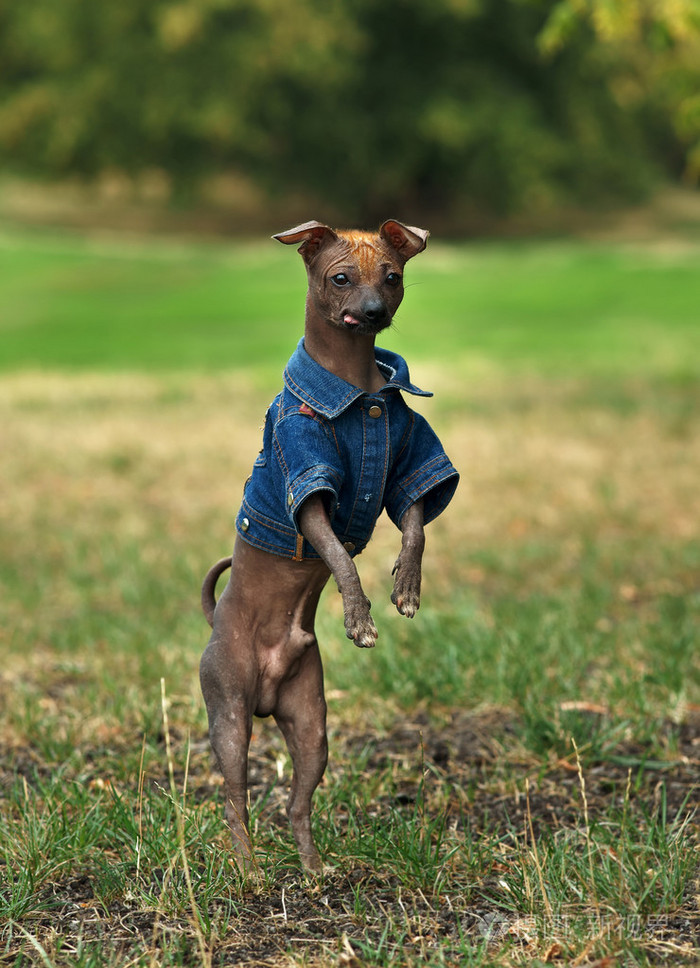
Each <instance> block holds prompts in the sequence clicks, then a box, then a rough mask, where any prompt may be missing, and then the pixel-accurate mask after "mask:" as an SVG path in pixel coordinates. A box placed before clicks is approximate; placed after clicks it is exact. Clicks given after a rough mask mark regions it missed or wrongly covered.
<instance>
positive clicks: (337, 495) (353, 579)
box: [200, 221, 458, 870]
mask: <svg viewBox="0 0 700 968" xmlns="http://www.w3.org/2000/svg"><path fill="white" fill-rule="evenodd" d="M427 237H428V233H427V232H426V231H424V230H423V229H419V228H414V227H411V226H406V225H402V224H401V223H400V222H396V221H387V222H384V224H383V225H382V226H381V228H380V230H379V232H378V233H368V232H367V233H365V232H336V231H333V230H332V229H330V228H329V227H328V226H326V225H323V224H321V223H319V222H307V223H306V224H304V225H300V226H298V227H297V228H294V229H290V230H289V231H287V232H282V233H281V234H280V235H276V236H275V238H276V239H278V240H279V241H280V242H283V243H285V244H300V248H299V252H300V253H301V255H302V257H303V259H304V262H305V264H306V269H307V274H308V281H309V288H308V294H307V299H306V317H305V330H304V338H303V340H301V341H300V343H299V346H298V347H297V350H296V352H295V354H294V355H293V357H292V358H291V359H290V361H289V363H288V364H287V368H286V369H285V374H284V384H285V386H284V390H283V391H282V393H280V394H279V395H278V397H277V398H276V399H275V401H274V402H273V403H272V404H271V406H270V408H269V410H268V413H267V416H266V422H265V431H264V437H263V449H262V450H261V452H260V455H259V456H258V459H257V460H256V462H255V465H254V468H253V474H252V475H251V477H250V478H249V479H248V482H247V483H246V487H245V490H244V495H243V501H242V505H241V509H240V511H239V514H238V517H237V521H236V528H237V532H238V534H237V537H236V542H235V547H234V552H233V556H232V557H231V558H225V559H222V561H220V562H219V563H218V564H216V565H214V567H213V568H212V569H211V570H210V571H209V573H208V575H207V576H206V578H205V580H204V584H203V587H202V607H203V609H204V613H205V615H206V617H207V620H208V621H209V624H210V625H211V626H212V628H213V631H212V635H211V638H210V640H209V644H208V646H207V648H206V650H205V652H204V655H203V656H202V661H201V666H200V679H201V685H202V692H203V695H204V699H205V702H206V707H207V713H208V716H209V735H210V739H211V744H212V748H213V750H214V753H215V756H216V758H217V760H218V763H219V766H220V769H221V771H222V773H223V778H224V795H225V804H226V805H225V813H226V819H227V821H228V824H229V826H230V828H231V833H232V838H233V847H234V852H235V856H236V860H237V862H238V864H239V867H240V868H241V869H242V870H245V869H247V868H248V867H249V865H250V864H251V862H253V852H252V846H251V841H250V836H249V832H248V809H247V763H248V746H249V742H250V737H251V731H252V720H253V716H268V715H272V716H274V718H275V720H276V722H277V724H278V725H279V727H280V729H281V731H282V733H283V735H284V737H285V740H286V742H287V746H288V749H289V752H290V755H291V758H292V763H293V776H292V784H291V791H290V796H289V801H288V805H287V813H288V816H289V820H290V823H291V827H292V831H293V834H294V838H295V840H296V843H297V847H298V850H299V854H300V857H301V861H302V863H303V864H304V866H305V867H307V868H309V869H311V870H319V869H320V868H321V859H320V857H319V854H318V851H317V849H316V847H315V845H314V842H313V838H312V834H311V819H310V814H311V797H312V794H313V792H314V790H315V788H316V786H317V785H318V783H319V781H320V780H321V777H322V776H323V772H324V770H325V767H326V761H327V756H328V745H327V740H326V703H325V699H324V693H323V671H322V668H321V656H320V653H319V647H318V642H317V640H316V636H315V633H314V618H315V614H316V607H317V605H318V600H319V596H320V594H321V591H322V590H323V587H324V586H325V584H326V582H327V581H328V578H329V576H330V575H331V574H332V575H333V577H334V578H335V581H336V583H337V585H338V589H339V591H340V593H341V595H342V599H343V609H344V615H345V630H346V634H347V636H348V638H350V639H352V640H353V642H354V643H355V645H357V646H359V647H361V648H371V647H372V646H374V644H375V640H376V638H377V630H376V628H375V625H374V622H373V620H372V616H371V614H370V602H369V601H368V599H367V597H366V596H365V594H364V592H363V590H362V586H361V584H360V579H359V577H358V573H357V569H356V567H355V564H354V562H353V555H356V554H359V553H360V551H362V550H363V548H364V547H365V545H366V544H367V542H368V541H369V538H370V536H371V533H372V529H373V527H374V523H375V521H376V519H377V517H378V515H379V514H380V513H381V511H382V510H383V509H386V511H387V513H388V514H389V516H390V517H391V519H392V520H393V521H394V522H395V523H396V524H397V525H398V527H399V528H400V530H401V535H402V537H401V550H400V552H399V556H398V559H397V561H396V564H395V566H394V574H395V581H394V589H393V592H392V595H391V600H392V602H393V603H394V604H395V605H396V608H397V609H398V611H399V612H400V613H401V614H402V615H406V616H408V617H409V618H410V617H412V616H413V615H415V613H416V610H417V609H418V607H419V604H420V586H421V559H422V554H423V548H424V544H425V539H424V532H423V527H424V524H425V523H427V521H429V520H431V519H432V518H434V517H436V516H437V515H438V514H439V513H440V512H441V511H442V510H443V509H444V508H445V507H446V505H447V504H448V503H449V501H450V499H451V497H452V494H453V493H454V490H455V487H456V485H457V479H458V475H457V472H456V471H455V469H454V467H453V466H452V464H451V463H450V461H449V460H448V458H447V457H446V455H445V454H444V451H443V450H442V446H441V445H440V442H439V440H438V439H437V437H436V436H435V434H434V433H433V431H432V430H431V429H430V427H429V426H428V424H427V423H426V421H425V420H424V419H423V418H422V417H420V416H419V415H418V414H416V413H414V412H413V411H412V410H410V409H409V408H408V407H407V406H406V404H405V402H404V400H403V397H402V396H401V391H403V392H408V393H412V394H420V395H429V394H425V393H424V391H421V390H419V389H418V388H417V387H415V386H414V385H413V384H412V383H411V382H410V380H409V376H408V369H407V367H406V364H405V362H404V361H403V360H402V358H401V357H400V356H398V355H397V354H394V353H391V352H389V351H386V350H381V349H379V348H378V347H375V337H376V335H377V333H379V332H380V331H381V330H383V329H385V328H386V327H387V326H389V325H390V324H391V321H392V318H393V316H394V313H395V312H396V309H397V308H398V306H399V303H400V302H401V299H402V297H403V269H404V266H405V263H406V262H407V260H408V259H410V258H412V257H413V256H414V255H417V254H418V253H419V252H421V251H422V250H423V249H424V248H425V245H426V241H427ZM229 567H230V568H231V574H230V576H229V581H228V584H227V585H226V588H225V589H224V591H223V593H222V595H221V598H220V599H219V601H218V603H217V602H216V600H215V595H214V591H215V586H216V582H217V579H218V577H219V576H220V575H221V574H222V573H223V572H224V571H225V570H226V569H227V568H229Z"/></svg>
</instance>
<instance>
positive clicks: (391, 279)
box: [386, 272, 401, 286]
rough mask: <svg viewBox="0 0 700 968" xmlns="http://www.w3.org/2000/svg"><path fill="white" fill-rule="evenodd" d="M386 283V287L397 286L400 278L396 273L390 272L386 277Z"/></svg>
mask: <svg viewBox="0 0 700 968" xmlns="http://www.w3.org/2000/svg"><path fill="white" fill-rule="evenodd" d="M386 282H387V285H388V286H398V284H399V283H400V282H401V276H400V275H399V274H398V272H390V273H389V275H388V276H387V277H386Z"/></svg>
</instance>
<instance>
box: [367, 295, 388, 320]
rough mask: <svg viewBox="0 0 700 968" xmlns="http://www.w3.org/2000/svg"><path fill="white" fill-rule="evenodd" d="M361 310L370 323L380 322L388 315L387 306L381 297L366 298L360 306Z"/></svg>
mask: <svg viewBox="0 0 700 968" xmlns="http://www.w3.org/2000/svg"><path fill="white" fill-rule="evenodd" d="M362 311H363V312H364V314H365V316H366V317H367V319H368V320H369V321H370V322H372V323H381V322H382V321H383V320H385V319H386V318H387V316H388V313H387V308H386V306H385V305H384V303H383V302H382V301H381V299H372V300H367V302H366V303H365V304H364V306H363V307H362Z"/></svg>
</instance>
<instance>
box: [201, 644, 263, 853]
mask: <svg viewBox="0 0 700 968" xmlns="http://www.w3.org/2000/svg"><path fill="white" fill-rule="evenodd" d="M221 652H222V648H221V642H220V641H219V640H218V639H217V638H216V637H215V636H214V635H212V640H211V642H210V643H209V646H208V647H207V649H206V650H205V652H204V655H203V656H202V661H201V664H200V681H201V685H202V694H203V695H204V701H205V702H206V706H207V715H208V717H209V739H210V742H211V747H212V750H213V752H214V756H215V757H216V760H217V762H218V764H219V769H220V770H221V773H222V775H223V778H224V798H225V806H224V814H225V817H226V821H227V823H228V825H229V827H230V829H231V839H232V842H233V850H234V855H235V857H236V860H237V862H238V865H239V867H240V869H241V870H242V871H247V870H249V869H250V867H251V864H253V863H254V859H253V848H252V845H251V842H250V834H249V832H248V748H249V746H250V737H251V733H252V724H253V714H252V710H251V709H250V707H249V704H248V703H247V702H246V700H245V699H244V698H243V696H242V695H240V694H238V695H236V694H231V691H229V690H227V689H226V688H225V686H224V685H223V683H222V677H221V676H220V675H218V674H217V673H218V670H219V669H220V668H221ZM229 682H230V679H229ZM237 692H238V690H237Z"/></svg>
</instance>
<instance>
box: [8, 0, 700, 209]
mask: <svg viewBox="0 0 700 968" xmlns="http://www.w3.org/2000/svg"><path fill="white" fill-rule="evenodd" d="M696 5H697V0H559V2H556V3H554V2H551V0H430V3H425V0H395V2H394V3H393V4H391V5H386V4H377V3H376V2H375V0H353V2H350V0H336V2H334V3H328V2H326V0H295V3H294V4H290V3H288V2H286V0H119V3H112V2H109V0H90V2H89V3H85V2H84V0H32V3H18V2H16V0H0V165H2V167H4V168H5V169H6V170H7V169H15V170H17V169H20V170H22V171H25V172H27V171H28V172H33V173H41V174H46V175H49V176H55V175H65V174H71V173H77V174H80V175H83V176H95V175H98V174H99V173H101V172H104V171H105V170H117V171H119V172H123V173H126V174H127V175H129V176H135V175H137V174H138V173H140V172H143V171H145V170H150V169H159V170H162V171H164V172H167V175H168V177H169V178H170V180H171V181H172V184H173V185H174V186H176V188H177V189H179V190H182V189H189V188H191V187H192V186H195V185H196V184H197V182H198V180H199V179H201V178H202V177H204V176H207V175H209V174H212V173H216V172H221V171H226V170H235V171H239V172H242V173H243V174H245V175H247V176H248V177H250V178H253V179H255V180H256V181H257V182H259V183H260V184H262V185H263V186H265V188H266V189H267V191H268V192H269V193H271V195H273V196H274V195H275V193H277V194H284V195H290V194H294V193H295V192H301V193H303V194H304V195H305V196H306V197H308V198H309V199H314V200H317V202H318V204H319V205H323V206H324V211H327V212H331V213H336V212H337V213H339V214H343V215H344V216H345V217H347V218H352V219H359V220H365V219H370V220H372V221H374V220H376V219H377V218H379V217H383V216H385V215H386V214H387V213H390V212H392V211H393V212H402V213H404V214H406V213H407V212H413V213H415V214H416V215H418V213H419V212H421V211H426V210H430V211H431V212H432V213H438V212H442V213H451V215H452V217H453V220H454V221H455V223H457V224H460V223H463V222H464V221H465V220H466V219H468V218H470V217H472V216H473V215H474V214H475V213H479V212H494V211H495V212H500V213H510V212H514V211H523V210H524V211H533V210H540V209H542V208H553V207H555V206H557V205H559V204H560V203H562V202H570V201H572V200H574V201H575V200H579V201H580V200H586V201H601V200H609V199H614V198H620V197H623V198H624V197H637V196H639V194H640V193H641V192H643V191H644V189H645V188H646V187H647V186H648V185H649V184H650V183H651V181H652V180H653V178H654V176H655V173H656V172H657V171H658V170H659V169H661V168H663V167H666V168H667V169H670V170H674V168H675V169H678V167H679V165H680V159H681V157H682V148H683V146H684V145H686V146H688V147H689V148H690V150H691V154H690V155H689V158H688V161H687V165H686V171H687V172H688V173H692V172H693V171H697V169H698V166H699V165H700V152H698V149H697V147H696V148H693V137H695V135H694V134H693V132H696V133H697V126H698V116H699V115H700V105H699V104H698V100H697V88H695V89H694V88H693V85H694V83H695V81H697V63H698V61H697V58H696V60H695V61H693V59H692V58H691V57H690V55H689V54H687V53H686V50H687V51H690V50H691V49H692V50H697V47H693V45H697V43H698V41H697V37H698V32H697V24H696V21H695V19H694V13H693V10H694V9H695V7H696ZM681 8H682V11H686V12H685V13H683V12H681V13H678V10H681ZM652 10H653V11H654V12H655V13H654V16H653V17H652V15H651V13H650V11H652ZM630 11H632V13H634V16H633V15H632V13H630ZM635 11H636V12H635ZM674 11H675V12H674ZM693 151H695V152H698V157H695V155H694V154H693ZM693 159H695V160H693Z"/></svg>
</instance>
